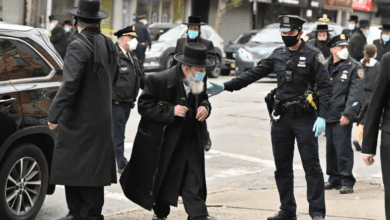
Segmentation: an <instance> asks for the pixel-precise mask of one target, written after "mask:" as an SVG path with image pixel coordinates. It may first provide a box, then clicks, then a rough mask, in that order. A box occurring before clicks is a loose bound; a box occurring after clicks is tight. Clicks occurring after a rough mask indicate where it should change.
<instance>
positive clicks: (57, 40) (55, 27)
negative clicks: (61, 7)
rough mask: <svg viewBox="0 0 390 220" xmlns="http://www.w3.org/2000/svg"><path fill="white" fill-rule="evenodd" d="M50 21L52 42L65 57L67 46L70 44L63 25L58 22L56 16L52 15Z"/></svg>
mask: <svg viewBox="0 0 390 220" xmlns="http://www.w3.org/2000/svg"><path fill="white" fill-rule="evenodd" d="M49 21H50V31H51V35H50V42H51V43H52V44H53V46H54V48H55V49H56V50H57V52H58V53H59V54H60V56H61V57H62V59H64V58H65V54H66V47H67V46H68V44H67V40H66V37H65V30H64V28H63V27H62V25H61V24H60V23H58V20H57V18H56V16H54V15H50V16H49Z"/></svg>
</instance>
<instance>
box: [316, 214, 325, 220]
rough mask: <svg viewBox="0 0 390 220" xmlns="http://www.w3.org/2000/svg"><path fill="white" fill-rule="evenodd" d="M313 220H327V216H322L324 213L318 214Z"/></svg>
mask: <svg viewBox="0 0 390 220" xmlns="http://www.w3.org/2000/svg"><path fill="white" fill-rule="evenodd" d="M313 220H325V217H322V215H316V216H314V218H313Z"/></svg>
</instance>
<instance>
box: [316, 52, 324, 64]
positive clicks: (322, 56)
mask: <svg viewBox="0 0 390 220" xmlns="http://www.w3.org/2000/svg"><path fill="white" fill-rule="evenodd" d="M316 59H317V60H318V62H320V63H321V64H322V65H324V66H326V60H325V57H324V55H323V54H322V53H318V54H317V55H316Z"/></svg>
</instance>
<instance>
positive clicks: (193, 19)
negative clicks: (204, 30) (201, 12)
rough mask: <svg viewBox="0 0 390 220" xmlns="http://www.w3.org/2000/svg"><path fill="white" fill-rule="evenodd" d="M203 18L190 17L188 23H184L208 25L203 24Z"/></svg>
mask: <svg viewBox="0 0 390 220" xmlns="http://www.w3.org/2000/svg"><path fill="white" fill-rule="evenodd" d="M201 19H202V17H200V16H189V17H188V23H183V24H185V25H206V23H204V22H201Z"/></svg>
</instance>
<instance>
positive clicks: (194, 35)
mask: <svg viewBox="0 0 390 220" xmlns="http://www.w3.org/2000/svg"><path fill="white" fill-rule="evenodd" d="M198 35H199V33H198V32H197V31H188V37H189V38H190V39H191V40H193V39H195V38H197V37H198Z"/></svg>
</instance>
